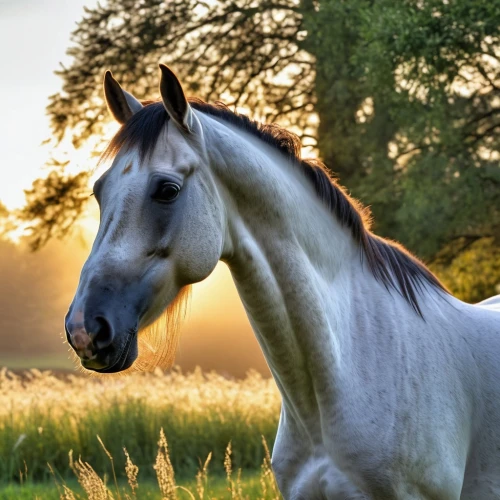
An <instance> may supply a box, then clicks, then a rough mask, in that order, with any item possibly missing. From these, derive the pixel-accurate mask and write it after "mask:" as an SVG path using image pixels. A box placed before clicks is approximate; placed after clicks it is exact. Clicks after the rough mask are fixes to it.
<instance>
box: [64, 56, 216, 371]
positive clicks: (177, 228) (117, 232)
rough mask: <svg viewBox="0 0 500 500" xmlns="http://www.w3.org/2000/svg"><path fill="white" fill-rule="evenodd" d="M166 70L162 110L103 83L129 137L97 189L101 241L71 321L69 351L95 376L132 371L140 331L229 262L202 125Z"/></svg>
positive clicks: (121, 140)
mask: <svg viewBox="0 0 500 500" xmlns="http://www.w3.org/2000/svg"><path fill="white" fill-rule="evenodd" d="M160 68H161V73H162V74H161V82H160V93H161V97H162V100H161V102H159V103H154V104H149V105H147V106H143V105H142V104H141V102H139V101H138V100H137V99H136V98H135V97H133V96H132V95H131V94H129V93H128V92H125V91H124V90H123V89H122V88H121V87H120V85H119V84H118V82H116V80H114V79H113V77H112V75H111V73H109V72H107V73H106V76H105V78H104V91H105V96H106V100H107V104H108V107H109V109H110V111H111V113H112V114H113V116H114V117H115V118H116V119H117V120H118V121H119V122H120V123H121V124H122V128H121V129H120V130H119V132H118V133H117V135H116V136H115V138H114V139H113V141H112V142H111V144H110V146H109V147H108V155H112V156H114V162H113V164H112V166H111V168H110V169H109V170H108V171H107V172H105V173H104V175H103V176H102V177H101V178H100V179H99V180H98V181H97V182H96V184H95V186H94V193H95V197H96V199H97V201H98V203H99V206H100V213H101V217H100V226H99V231H98V233H97V236H96V239H95V242H94V245H93V247H92V251H91V253H90V256H89V258H88V259H87V262H86V263H85V265H84V267H83V270H82V274H81V277H80V283H79V286H78V290H77V292H76V295H75V297H74V299H73V302H72V304H71V306H70V308H69V312H68V314H67V316H66V334H67V339H68V342H69V343H70V345H71V346H72V347H73V348H74V350H75V351H76V353H77V354H78V356H79V357H80V358H81V363H82V365H83V366H84V367H85V368H88V369H91V370H94V371H99V372H117V371H121V370H124V369H126V368H128V367H130V366H131V365H132V363H133V362H134V360H135V359H136V358H137V355H138V350H139V348H138V337H140V335H142V333H141V331H142V330H144V329H145V328H146V327H148V326H149V325H151V324H153V323H154V322H155V320H157V319H158V318H159V317H160V316H161V315H162V313H163V312H164V311H165V310H167V308H168V307H169V305H170V304H172V303H173V302H175V299H176V298H178V297H179V295H180V293H181V290H184V289H185V287H186V286H188V285H190V284H192V283H195V282H198V281H201V280H203V279H204V278H206V277H207V276H208V275H209V274H210V273H211V272H212V270H213V269H214V267H215V266H216V264H217V262H218V260H219V259H220V257H221V255H222V252H223V245H224V233H225V222H224V209H223V206H222V201H221V199H220V197H219V195H218V191H217V189H216V184H215V179H214V178H213V176H212V174H211V171H210V169H209V165H208V159H207V155H206V150H205V143H204V139H203V133H202V129H201V124H200V122H199V120H198V118H197V117H196V116H195V113H194V112H193V111H192V109H191V107H190V106H189V104H188V101H187V100H186V97H185V95H184V92H183V90H182V87H181V85H180V83H179V81H178V80H177V78H176V76H175V75H174V74H173V73H172V72H171V71H170V70H169V69H168V68H167V67H166V66H160ZM165 341H166V340H165V339H164V342H165ZM174 347H175V346H174Z"/></svg>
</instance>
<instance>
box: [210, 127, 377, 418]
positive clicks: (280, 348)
mask: <svg viewBox="0 0 500 500" xmlns="http://www.w3.org/2000/svg"><path fill="white" fill-rule="evenodd" d="M210 150H211V151H212V154H214V160H213V162H212V163H213V168H215V169H216V170H217V171H216V177H217V179H218V182H220V183H221V185H222V188H221V192H222V193H223V196H224V197H225V198H226V199H225V200H224V202H225V204H226V207H227V212H228V231H227V234H228V236H227V239H228V244H227V248H226V254H225V255H224V259H225V260H226V262H227V263H228V265H229V267H230V269H231V272H232V275H233V278H234V281H235V283H236V287H237V289H238V292H239V294H240V297H241V299H242V301H243V304H244V306H245V308H246V311H247V314H248V316H249V319H250V322H251V323H252V326H253V328H254V330H255V333H256V335H257V338H258V340H259V342H260V344H261V347H262V349H263V352H264V355H265V357H266V359H267V362H268V364H269V367H270V369H271V371H272V372H273V375H274V377H275V379H276V382H277V384H278V386H279V388H280V390H281V393H282V396H283V401H284V405H285V407H286V408H287V409H288V413H289V414H290V416H291V417H292V418H294V419H295V420H296V422H297V424H298V425H301V426H304V427H305V428H307V427H310V425H309V422H308V420H310V421H311V420H312V421H316V422H317V419H318V412H320V411H321V401H319V399H321V396H322V395H323V396H326V393H327V392H329V391H330V392H331V391H333V392H334V391H335V387H334V383H335V377H334V372H335V370H336V366H337V365H338V363H339V362H340V355H339V352H340V351H341V349H342V345H343V343H344V342H345V341H347V342H349V340H348V339H346V338H345V337H346V336H347V335H348V334H349V328H348V324H347V323H348V322H349V321H350V319H349V318H350V317H351V316H352V315H351V314H350V310H351V308H352V307H353V301H352V295H353V293H352V287H353V286H355V285H354V284H356V283H359V276H360V275H361V274H362V269H361V259H360V254H359V252H360V249H359V248H358V245H357V244H356V243H355V242H354V240H353V238H352V236H351V234H350V232H349V230H348V229H345V228H342V227H341V225H340V224H339V223H338V221H337V220H336V218H335V216H334V215H333V214H331V213H330V212H329V210H328V209H327V208H326V207H325V206H324V204H323V203H322V202H321V201H320V200H319V199H318V197H317V196H316V194H315V193H314V190H313V189H312V187H311V186H310V184H309V181H307V179H306V178H305V177H304V176H303V174H301V173H300V172H299V171H298V169H296V168H295V167H294V166H292V165H288V164H287V162H286V160H285V159H284V158H282V156H281V155H279V154H277V153H274V151H272V150H271V149H269V148H268V147H267V146H264V145H263V144H262V143H260V142H257V140H254V139H253V138H252V137H247V136H245V137H243V138H242V137H238V136H237V135H236V134H234V135H231V136H230V140H228V137H227V136H226V137H225V139H224V141H218V143H217V145H216V146H214V147H213V148H210ZM221 158H224V159H225V160H224V162H221ZM365 274H366V273H365ZM370 276H371V275H370ZM365 279H366V276H365ZM364 286H365V287H368V288H369V287H370V286H371V280H370V277H368V281H367V282H366V283H365V284H364ZM329 375H331V377H330V376H329ZM325 379H330V380H331V385H330V386H329V387H327V388H325V387H324V383H325V382H324V381H325ZM319 384H323V387H321V388H319V387H318V385H319ZM329 399H331V395H330V397H329Z"/></svg>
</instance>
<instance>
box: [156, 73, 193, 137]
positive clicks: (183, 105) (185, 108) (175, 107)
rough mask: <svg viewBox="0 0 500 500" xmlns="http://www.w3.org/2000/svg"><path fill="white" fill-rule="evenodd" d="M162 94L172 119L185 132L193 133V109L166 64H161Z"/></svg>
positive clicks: (164, 104)
mask: <svg viewBox="0 0 500 500" xmlns="http://www.w3.org/2000/svg"><path fill="white" fill-rule="evenodd" d="M159 66H160V70H161V80H160V94H161V99H162V101H163V106H165V109H166V110H167V113H168V114H169V115H170V118H172V120H174V122H175V123H176V124H177V125H178V126H179V127H181V128H182V129H183V130H184V131H185V132H191V123H190V122H191V108H190V106H189V103H188V102H187V99H186V96H185V94H184V90H182V86H181V84H180V82H179V80H178V78H177V77H176V76H175V73H174V72H173V71H172V70H171V69H170V68H169V67H168V66H165V65H164V64H160V65H159Z"/></svg>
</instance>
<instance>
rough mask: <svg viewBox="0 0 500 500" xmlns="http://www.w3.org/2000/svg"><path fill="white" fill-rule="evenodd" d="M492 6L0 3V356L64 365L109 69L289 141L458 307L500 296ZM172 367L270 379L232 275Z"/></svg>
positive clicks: (215, 284) (292, 0)
mask: <svg viewBox="0 0 500 500" xmlns="http://www.w3.org/2000/svg"><path fill="white" fill-rule="evenodd" d="M499 10H500V6H499V4H498V3H497V2H491V1H483V0H474V1H468V2H459V1H457V2H455V1H445V0H424V1H411V0H408V1H404V2H394V1H384V0H381V1H377V2H373V1H366V0H350V1H349V2H345V1H341V0H324V1H323V0H280V1H279V2H276V1H274V0H273V1H270V0H233V1H231V2H225V1H221V0H207V1H200V0H169V1H162V0H120V1H118V0H106V1H103V2H101V3H99V4H98V3H97V2H95V1H93V0H73V1H72V2H63V1H62V0H47V1H45V2H37V1H35V0H17V1H16V2H10V1H3V0H2V1H0V51H1V54H2V70H1V80H0V85H1V93H0V100H1V106H2V119H1V120H0V141H1V147H2V149H1V150H2V161H1V163H0V226H1V231H2V237H1V240H0V365H2V366H8V367H11V368H28V367H43V368H53V369H71V368H72V366H73V365H72V362H71V361H70V360H69V356H68V353H67V346H66V345H65V344H63V341H62V331H63V317H64V314H65V312H66V309H67V307H68V305H69V303H70V301H71V298H72V296H73V293H74V291H75V288H76V284H77V282H78V277H79V271H80V268H81V266H82V264H83V262H84V260H85V258H86V256H87V255H88V253H89V251H90V246H91V243H92V241H93V237H94V235H95V233H96V230H97V220H98V214H97V207H96V203H95V201H94V199H93V198H91V197H89V195H90V192H91V186H92V183H93V181H94V180H95V179H96V178H97V177H98V176H99V175H100V174H101V173H102V171H103V169H105V168H107V166H108V165H104V166H103V167H100V168H99V169H97V170H96V165H97V159H98V156H99V153H100V152H101V151H102V149H103V147H104V145H105V144H106V141H107V140H109V138H110V137H111V136H112V135H113V134H114V133H115V132H116V130H117V125H116V124H115V123H112V122H111V120H110V117H109V115H108V113H107V111H106V109H105V104H104V102H103V96H102V85H101V82H102V77H103V74H104V71H105V70H106V69H111V70H112V71H113V73H114V75H115V77H116V78H117V79H118V80H119V81H120V82H121V83H122V85H123V86H124V87H125V88H126V89H127V90H129V91H132V92H133V93H134V94H135V95H136V96H138V97H139V98H143V99H157V98H158V91H157V85H158V69H157V64H158V62H159V61H161V62H164V63H166V64H169V65H170V66H171V67H172V68H173V69H174V70H175V71H176V72H177V73H178V74H179V76H180V79H181V81H182V82H183V84H184V85H185V86H186V88H187V91H188V93H189V94H191V95H196V96H199V97H202V98H203V99H206V100H209V101H214V100H218V99H220V100H223V101H224V102H226V103H227V104H229V105H230V106H231V107H232V108H234V109H237V110H238V111H240V112H243V113H247V114H249V115H251V116H252V117H254V118H255V119H258V120H265V121H268V122H277V123H280V124H281V125H283V126H285V127H288V128H289V129H291V130H293V131H294V132H296V133H297V134H298V135H299V136H300V137H301V139H302V143H303V146H304V147H303V154H304V155H308V156H311V155H314V156H319V157H320V158H322V159H323V160H324V161H325V163H326V164H327V166H328V167H329V168H330V169H331V170H332V172H333V173H334V174H335V175H336V176H337V177H338V178H339V179H340V182H341V183H342V184H343V185H345V186H346V187H347V188H348V189H349V191H350V192H351V194H352V195H353V196H354V197H356V198H358V199H360V200H361V201H362V202H363V203H364V204H365V205H369V206H370V207H371V210H372V212H373V215H374V219H375V225H374V230H375V232H377V233H378V234H380V235H383V236H386V237H389V238H392V239H395V240H398V241H400V242H402V243H403V244H404V245H406V246H407V247H408V248H409V249H410V250H411V251H412V252H414V253H415V254H416V255H417V256H419V257H420V258H421V259H423V260H424V261H425V262H427V263H428V264H429V265H430V266H431V268H432V269H433V270H434V271H435V272H436V273H437V274H438V275H439V277H440V278H441V279H442V280H443V281H444V282H445V284H446V285H447V286H448V287H449V288H450V289H451V290H452V291H453V292H454V293H455V294H457V295H458V296H459V297H460V298H462V299H463V300H467V301H471V302H474V301H479V300H481V299H483V298H486V297H488V296H490V295H493V294H495V293H500V289H499V283H500V258H499V257H500V249H499V241H500V203H499V201H500V168H499V144H500V66H499V64H500V63H499V60H500V46H499V25H500V12H499ZM178 363H179V364H180V366H181V367H183V368H184V369H192V368H194V367H195V366H197V365H199V366H201V367H203V368H204V369H216V370H219V371H220V372H222V373H227V374H231V375H235V376H238V377H240V376H243V375H244V374H245V373H246V371H247V370H248V369H250V368H254V369H256V370H258V371H260V372H261V373H264V374H267V373H268V372H267V367H266V364H265V362H264V360H263V357H262V355H261V353H260V350H259V347H258V345H257V343H256V341H255V339H254V338H253V334H252V332H251V329H250V326H249V324H248V321H247V319H246V317H245V314H244V311H243V308H242V306H241V305H240V302H239V300H238V297H237V295H236V292H235V289H234V286H233V284H232V281H231V278H230V275H229V273H228V270H227V268H225V266H223V265H220V266H219V267H218V268H217V270H216V271H215V272H214V274H213V275H212V276H211V277H210V278H209V279H208V280H207V281H206V282H204V283H201V284H199V285H196V286H195V287H194V291H193V297H192V300H191V306H190V313H189V315H188V318H187V320H186V322H185V324H184V327H183V336H182V341H181V347H180V352H179V356H178Z"/></svg>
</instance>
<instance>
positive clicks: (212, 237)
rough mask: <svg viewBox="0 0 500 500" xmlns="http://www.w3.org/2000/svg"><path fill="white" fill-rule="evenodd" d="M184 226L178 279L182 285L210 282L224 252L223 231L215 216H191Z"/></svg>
mask: <svg viewBox="0 0 500 500" xmlns="http://www.w3.org/2000/svg"><path fill="white" fill-rule="evenodd" d="M185 224H186V226H187V227H185V230H184V231H182V232H181V234H180V236H179V240H178V241H177V244H176V247H177V251H176V261H177V262H176V268H177V269H176V271H177V278H178V280H179V281H180V282H181V283H182V285H186V284H191V283H197V282H199V281H202V280H204V279H205V278H207V277H208V276H209V275H210V274H211V272H212V271H213V270H214V268H215V266H216V265H217V262H218V261H219V259H220V257H221V252H222V229H221V227H220V222H219V221H218V220H217V217H215V214H212V213H210V212H206V213H205V214H203V215H200V216H198V217H196V216H191V217H189V218H188V219H187V220H186V222H185Z"/></svg>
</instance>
